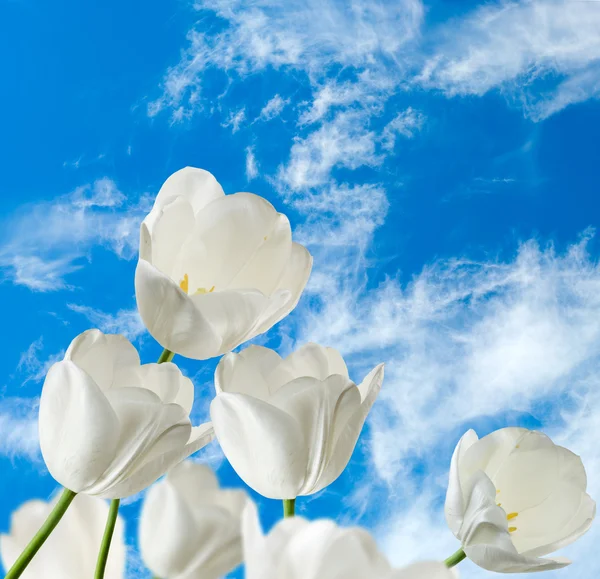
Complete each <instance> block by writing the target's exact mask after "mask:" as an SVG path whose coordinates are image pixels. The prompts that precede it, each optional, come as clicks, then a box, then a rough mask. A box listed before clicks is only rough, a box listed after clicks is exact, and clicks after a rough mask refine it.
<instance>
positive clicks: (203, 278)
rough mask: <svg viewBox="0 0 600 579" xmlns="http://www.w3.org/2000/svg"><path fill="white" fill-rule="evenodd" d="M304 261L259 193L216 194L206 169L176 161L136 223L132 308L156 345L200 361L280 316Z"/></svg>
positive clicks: (297, 289) (308, 263)
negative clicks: (139, 225) (137, 240)
mask: <svg viewBox="0 0 600 579" xmlns="http://www.w3.org/2000/svg"><path fill="white" fill-rule="evenodd" d="M311 267H312V257H311V256H310V254H309V253H308V251H307V250H306V249H305V248H304V247H303V246H301V245H299V244H297V243H293V242H292V233H291V229H290V223H289V221H288V219H287V217H286V216H285V215H282V214H281V213H277V211H276V210H275V208H274V207H273V206H272V205H271V204H270V203H269V202H268V201H266V200H265V199H263V198H262V197H259V196H258V195H253V194H252V193H235V194H233V195H225V194H224V192H223V189H222V188H221V185H219V183H218V182H217V180H216V179H215V178H214V177H213V176H212V175H211V174H210V173H209V172H207V171H203V170H202V169H194V168H192V167H186V168H185V169H181V170H180V171H177V172H176V173H173V175H171V176H170V177H169V178H168V179H167V180H166V181H165V183H164V185H163V186H162V187H161V189H160V191H159V192H158V196H157V197H156V201H155V202H154V207H153V208H152V211H151V212H150V213H149V214H148V216H147V217H146V218H145V219H144V221H143V223H142V228H141V238H140V260H139V263H138V266H137V270H136V273H135V293H136V298H137V304H138V309H139V311H140V315H141V317H142V320H143V321H144V324H145V326H146V327H147V328H148V331H149V332H150V333H151V334H152V336H153V337H154V338H155V339H156V341H157V342H159V343H160V344H161V346H163V347H164V348H168V349H169V350H171V351H173V352H177V353H179V354H182V355H183V356H187V357H188V358H195V359H197V360H204V359H207V358H212V357H214V356H219V355H221V354H224V353H225V352H229V351H230V350H232V349H233V348H235V347H236V346H238V345H239V344H241V343H243V342H245V341H246V340H249V339H250V338H252V337H254V336H257V335H258V334H262V333H263V332H266V331H267V330H268V329H269V328H271V326H273V325H274V324H275V323H277V322H278V321H279V320H281V319H282V318H283V317H285V316H286V315H287V314H289V313H290V312H291V311H292V310H293V309H294V307H295V306H296V304H297V303H298V300H299V298H300V294H301V293H302V290H303V289H304V286H305V285H306V282H307V280H308V276H309V275H310V270H311Z"/></svg>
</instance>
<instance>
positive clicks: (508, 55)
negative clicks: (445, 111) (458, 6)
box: [418, 0, 600, 121]
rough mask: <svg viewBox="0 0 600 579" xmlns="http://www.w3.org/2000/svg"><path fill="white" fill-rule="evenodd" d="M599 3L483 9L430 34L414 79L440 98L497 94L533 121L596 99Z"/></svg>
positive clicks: (538, 2)
mask: <svg viewBox="0 0 600 579" xmlns="http://www.w3.org/2000/svg"><path fill="white" fill-rule="evenodd" d="M598 29H600V3H598V2H593V1H592V2H587V1H577V0H574V1H571V2H564V1H556V0H529V1H522V2H514V1H510V2H509V1H501V2H497V3H489V4H487V3H486V4H484V5H482V6H480V7H478V8H476V9H475V10H474V11H472V12H471V13H470V14H467V16H465V17H463V18H462V19H456V20H453V21H451V22H450V23H448V24H446V25H442V26H440V27H439V29H438V30H436V31H435V32H434V33H433V36H434V38H435V40H434V41H433V45H434V50H433V54H432V55H431V56H430V57H429V58H428V59H427V61H426V63H425V65H424V67H423V69H422V71H421V74H420V77H419V78H418V81H419V82H420V83H421V84H422V85H423V86H425V87H427V88H436V89H441V90H442V91H444V92H445V93H446V94H447V95H449V96H453V95H470V94H472V95H480V96H481V95H483V94H485V93H487V92H488V91H490V90H494V89H498V90H500V91H501V92H503V93H504V94H505V95H506V96H507V97H508V98H509V99H510V100H511V101H513V102H514V103H515V104H517V105H518V106H520V107H522V108H523V110H524V112H525V114H526V115H527V116H528V117H530V118H531V119H533V120H536V121H539V120H542V119H544V118H547V117H548V116H550V115H552V114H553V113H555V112H558V111H559V110H562V109H563V108H565V107H566V106H568V105H570V104H573V103H577V102H582V101H585V100H588V99H590V98H596V97H597V96H598V95H599V94H600V37H599V36H598Z"/></svg>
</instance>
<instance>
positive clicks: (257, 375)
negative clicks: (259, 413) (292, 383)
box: [215, 345, 281, 400]
mask: <svg viewBox="0 0 600 579" xmlns="http://www.w3.org/2000/svg"><path fill="white" fill-rule="evenodd" d="M279 364H281V358H280V356H279V354H277V352H275V351H273V350H271V349H269V348H264V347H263V346H255V345H251V346H248V347H247V348H245V349H244V350H242V351H241V352H239V353H238V354H234V353H233V352H230V353H229V354H225V355H224V356H223V357H222V358H221V359H220V360H219V363H218V364H217V369H216V370H215V389H216V391H217V394H219V393H221V392H239V393H241V394H248V395H250V396H254V397H255V398H259V399H260V400H267V399H268V398H269V397H270V396H271V394H273V392H275V388H273V384H272V381H271V378H270V376H271V374H272V373H273V372H274V370H275V369H276V368H277V367H278V366H279Z"/></svg>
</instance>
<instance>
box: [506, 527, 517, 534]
mask: <svg viewBox="0 0 600 579" xmlns="http://www.w3.org/2000/svg"><path fill="white" fill-rule="evenodd" d="M516 530H517V527H508V532H509V533H514V532H515V531H516Z"/></svg>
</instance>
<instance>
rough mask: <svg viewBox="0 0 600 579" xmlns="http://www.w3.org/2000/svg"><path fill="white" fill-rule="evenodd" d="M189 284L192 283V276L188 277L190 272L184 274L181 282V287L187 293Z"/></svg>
mask: <svg viewBox="0 0 600 579" xmlns="http://www.w3.org/2000/svg"><path fill="white" fill-rule="evenodd" d="M189 284H190V278H189V277H188V274H187V273H186V274H185V275H184V276H183V279H182V280H181V281H180V282H179V287H180V288H181V289H182V290H183V291H184V292H185V293H186V294H187V293H188V286H189Z"/></svg>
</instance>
